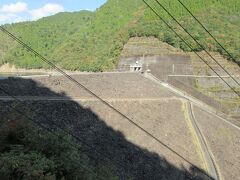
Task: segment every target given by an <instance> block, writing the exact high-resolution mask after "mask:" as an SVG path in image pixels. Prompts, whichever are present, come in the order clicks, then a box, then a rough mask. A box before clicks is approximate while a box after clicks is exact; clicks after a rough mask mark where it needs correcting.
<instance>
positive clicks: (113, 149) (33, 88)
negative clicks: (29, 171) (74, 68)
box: [0, 78, 212, 180]
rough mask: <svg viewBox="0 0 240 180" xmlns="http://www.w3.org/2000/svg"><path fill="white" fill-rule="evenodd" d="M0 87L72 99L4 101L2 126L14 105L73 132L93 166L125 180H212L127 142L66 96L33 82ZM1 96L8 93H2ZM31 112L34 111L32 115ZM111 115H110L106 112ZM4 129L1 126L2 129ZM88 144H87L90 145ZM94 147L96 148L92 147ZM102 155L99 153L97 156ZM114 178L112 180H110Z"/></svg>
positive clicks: (13, 81)
mask: <svg viewBox="0 0 240 180" xmlns="http://www.w3.org/2000/svg"><path fill="white" fill-rule="evenodd" d="M0 87H1V88H3V89H4V90H6V91H8V92H9V93H10V94H11V95H13V96H54V97H64V98H68V99H69V101H23V102H17V103H16V102H14V101H8V102H4V101H2V100H0V120H1V121H0V123H1V124H0V126H3V125H4V124H3V123H7V122H6V121H9V120H17V118H16V119H12V118H13V117H11V112H12V110H11V109H10V108H9V107H7V106H6V103H8V104H11V105H14V107H16V108H17V109H18V110H19V111H22V112H25V113H27V114H28V115H29V116H31V118H33V119H34V120H35V121H37V122H39V123H40V124H42V125H47V126H48V127H50V128H51V129H52V130H55V129H57V128H56V127H55V126H54V125H53V124H52V123H51V122H54V123H55V124H57V125H58V126H60V127H61V128H64V129H67V130H70V131H71V133H73V134H74V136H76V137H78V138H79V139H81V141H82V142H80V141H78V143H79V144H81V150H82V151H83V152H84V153H85V154H86V155H87V156H88V157H89V159H90V160H91V164H93V165H94V166H97V165H98V164H101V165H104V164H106V165H111V166H113V167H115V169H116V170H117V172H116V173H117V174H118V176H119V177H120V178H121V179H127V177H133V179H136V180H138V179H156V180H159V179H164V180H165V179H169V180H170V179H177V180H179V179H212V178H210V177H207V176H206V175H205V173H204V172H203V171H201V170H199V169H198V168H197V167H194V166H193V167H192V168H191V170H190V171H188V170H186V169H179V168H177V167H176V166H174V165H173V164H171V163H169V162H168V161H167V160H166V159H164V158H162V157H161V156H159V155H158V154H156V153H153V152H149V151H148V150H146V149H142V148H140V147H138V146H136V145H135V144H132V143H131V142H129V141H128V140H126V139H125V137H124V135H123V134H122V133H121V132H119V131H115V130H114V129H112V128H111V127H109V126H108V125H107V124H106V123H105V122H104V121H103V120H102V119H100V118H99V117H98V116H97V115H96V114H95V113H94V112H92V111H91V109H89V108H86V107H83V106H81V105H80V104H79V103H77V102H74V101H72V100H70V98H69V97H66V96H65V95H64V93H62V94H57V93H54V92H52V91H51V90H50V89H48V88H46V87H42V86H41V85H39V84H37V83H36V82H35V81H33V80H30V79H20V78H18V79H15V78H10V79H5V80H0ZM0 96H6V94H4V93H2V92H1V91H0ZM30 109H33V110H34V112H32V111H31V110H30ZM106 113H107V112H106ZM0 128H1V127H0ZM86 144H87V145H86ZM88 145H90V146H91V147H92V148H90V147H89V146H88ZM97 152H99V153H97ZM106 156H107V158H106ZM109 179H111V178H109Z"/></svg>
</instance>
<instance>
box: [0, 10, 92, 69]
mask: <svg viewBox="0 0 240 180" xmlns="http://www.w3.org/2000/svg"><path fill="white" fill-rule="evenodd" d="M92 17H93V13H92V12H90V11H80V12H75V13H59V14H57V15H55V16H51V17H47V18H42V19H40V20H39V21H36V22H24V23H18V24H13V25H7V26H6V27H7V29H8V30H9V31H10V32H12V33H13V34H15V35H17V37H19V38H20V39H21V40H23V41H24V42H26V43H27V44H29V45H30V46H31V47H32V48H33V49H35V50H37V51H38V52H39V53H41V54H42V55H43V56H45V57H47V58H49V59H52V54H53V51H54V50H55V49H56V48H57V47H58V46H60V45H61V44H62V43H64V42H65V41H66V39H68V37H69V36H71V35H72V34H74V33H75V32H78V31H80V30H81V31H82V30H84V29H86V28H87V27H88V26H89V25H90V23H91V19H92ZM0 37H1V40H0V47H2V48H0V53H1V52H2V59H0V63H4V62H10V63H13V64H15V65H16V66H18V67H24V68H41V67H47V66H46V64H44V63H43V62H41V61H40V60H39V59H38V58H36V57H35V56H33V55H32V54H31V53H29V52H28V51H26V50H24V48H22V47H21V46H20V45H17V44H16V43H15V42H14V41H12V40H11V39H9V38H7V37H6V35H5V34H3V33H2V32H1V33H0ZM1 49H2V50H1ZM6 50H7V51H6ZM0 57H1V56H0Z"/></svg>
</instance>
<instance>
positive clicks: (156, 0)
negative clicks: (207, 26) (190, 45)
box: [155, 0, 240, 97]
mask: <svg viewBox="0 0 240 180" xmlns="http://www.w3.org/2000/svg"><path fill="white" fill-rule="evenodd" d="M155 2H157V4H158V5H159V6H160V7H161V8H162V9H163V10H164V11H165V12H166V13H167V14H168V15H169V16H170V17H171V18H172V19H173V20H174V21H175V22H176V23H177V24H178V25H179V26H180V27H181V28H182V29H183V30H184V31H185V32H186V33H187V34H188V35H189V36H190V37H191V38H192V39H193V40H194V41H195V42H196V43H197V44H198V45H199V46H200V47H201V48H202V49H203V51H204V52H205V53H207V55H208V56H209V57H211V59H212V60H213V61H214V62H216V63H217V65H219V66H220V67H221V68H222V70H224V72H225V73H226V74H228V75H229V77H230V78H231V79H232V80H233V81H234V82H235V83H236V84H237V85H238V86H240V83H239V82H238V81H237V80H236V79H235V78H234V77H233V76H232V75H231V74H230V73H229V72H228V71H227V70H226V69H225V68H224V67H223V66H222V65H221V64H220V63H219V62H218V61H217V60H216V59H215V58H214V57H213V56H212V55H211V54H210V53H209V52H208V51H207V50H206V49H205V48H204V46H203V45H202V44H200V43H199V42H198V40H197V39H196V38H195V37H193V35H192V34H191V33H189V32H188V30H187V29H186V28H185V27H183V25H182V24H181V23H180V22H179V21H178V20H177V19H176V18H175V17H174V16H173V15H172V14H171V13H170V12H169V11H168V10H167V9H166V8H165V7H164V6H163V5H162V4H161V3H160V2H159V1H158V0H155ZM238 95H239V97H240V94H238Z"/></svg>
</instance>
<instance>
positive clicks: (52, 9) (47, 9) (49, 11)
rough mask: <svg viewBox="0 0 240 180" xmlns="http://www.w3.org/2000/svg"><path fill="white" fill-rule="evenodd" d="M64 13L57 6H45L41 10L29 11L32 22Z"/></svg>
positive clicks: (62, 9)
mask: <svg viewBox="0 0 240 180" xmlns="http://www.w3.org/2000/svg"><path fill="white" fill-rule="evenodd" d="M62 11H64V8H63V6H61V5H59V4H51V3H49V4H46V5H45V6H43V7H42V8H39V9H34V10H31V11H30V14H31V15H32V19H33V20H37V19H40V18H42V17H45V16H50V15H53V14H56V13H59V12H62Z"/></svg>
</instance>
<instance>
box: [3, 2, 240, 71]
mask: <svg viewBox="0 0 240 180" xmlns="http://www.w3.org/2000/svg"><path fill="white" fill-rule="evenodd" d="M147 2H148V3H149V4H151V5H152V7H154V9H155V10H156V11H157V12H158V13H159V14H160V15H161V16H162V17H163V18H164V19H165V20H166V21H167V22H169V24H170V25H171V26H172V27H173V28H174V29H175V30H176V31H177V32H178V33H180V34H181V35H182V36H183V37H184V39H186V40H187V41H188V42H189V43H191V44H192V46H193V48H194V50H197V51H201V50H202V48H201V47H199V46H198V45H197V44H196V43H194V41H193V40H192V39H191V38H190V37H189V36H188V35H187V34H186V33H185V32H184V31H183V30H182V29H181V28H180V27H179V26H178V25H177V24H176V23H175V22H174V21H173V20H172V19H171V17H169V16H168V15H167V14H166V13H165V12H164V11H163V10H162V9H161V7H159V6H158V4H157V3H156V1H154V0H148V1H147ZM161 2H162V3H163V4H164V6H165V7H166V8H167V9H168V10H169V11H170V12H171V13H172V14H173V15H174V16H175V17H176V18H177V19H178V20H179V21H180V22H181V23H182V24H183V25H184V27H185V28H186V29H187V30H188V31H189V32H191V33H192V34H193V36H194V37H195V38H196V39H197V40H199V41H200V42H201V44H203V46H204V48H206V49H207V50H210V51H214V52H219V53H221V54H222V55H225V56H226V57H227V58H229V59H230V57H228V56H227V54H225V53H224V52H223V50H222V49H221V48H220V47H219V46H218V45H217V44H216V43H215V42H214V41H213V40H212V39H211V38H210V36H209V35H208V34H207V33H206V32H205V31H204V30H203V29H202V28H201V26H200V25H198V24H197V23H196V22H195V21H194V19H193V18H192V17H191V16H190V15H189V14H188V13H187V11H186V10H185V9H184V8H183V7H182V6H181V5H180V3H179V2H178V1H177V0H174V1H169V0H164V1H161ZM183 3H184V4H186V5H187V7H188V8H189V9H190V10H191V11H192V12H193V14H195V15H196V17H197V18H199V19H200V21H201V22H202V23H203V24H204V25H205V26H206V27H207V28H208V29H209V30H210V32H212V34H213V35H214V36H215V37H216V38H217V39H218V40H219V41H220V42H221V44H222V45H223V46H224V47H225V48H226V49H227V50H228V51H229V52H230V53H231V55H232V56H233V57H234V59H235V60H236V61H239V59H240V53H239V49H240V33H239V31H238V29H239V27H240V18H239V14H240V12H239V11H240V1H238V0H196V1H192V0H183ZM5 27H6V28H7V29H8V30H9V31H10V32H12V33H13V34H15V35H17V36H18V37H20V38H21V39H22V40H23V41H24V42H27V44H29V45H31V47H32V48H33V49H35V50H37V51H39V52H40V53H41V54H42V55H44V56H45V57H47V58H48V59H49V60H51V61H52V62H54V63H56V64H57V65H59V66H60V67H62V68H65V69H69V70H81V71H104V70H111V69H113V68H114V67H115V65H116V63H117V61H118V58H119V55H120V53H121V50H122V48H123V46H124V44H125V43H126V42H127V41H128V39H129V38H130V37H136V36H154V37H157V38H159V40H161V41H164V42H167V43H169V44H170V45H172V46H174V47H180V48H181V49H183V50H184V51H190V49H189V48H188V47H187V46H186V45H185V44H184V43H183V42H182V41H181V40H180V39H179V38H178V37H176V35H175V34H174V33H173V32H171V31H170V30H169V29H168V28H167V27H166V26H165V25H164V24H163V23H162V22H161V21H160V20H159V19H158V18H157V17H156V15H154V14H153V12H152V11H150V9H148V8H147V7H146V5H145V4H144V3H143V2H142V1H141V0H132V1H128V0H108V1H107V2H106V3H105V4H104V5H103V6H102V7H100V8H99V9H97V10H96V11H95V12H88V11H80V12H75V13H59V14H57V15H54V16H51V17H46V18H42V19H40V20H38V21H36V22H23V23H17V24H11V25H5ZM0 53H1V54H0V64H3V63H6V62H9V63H11V64H14V65H16V66H17V67H23V68H49V67H48V66H47V65H46V64H45V63H44V62H41V61H40V60H39V59H38V58H36V57H35V56H34V55H32V54H31V53H30V52H28V51H26V50H24V48H22V47H21V46H19V45H17V44H16V42H14V41H13V40H11V39H9V38H7V37H6V36H5V35H4V34H3V33H2V32H1V33H0Z"/></svg>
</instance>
